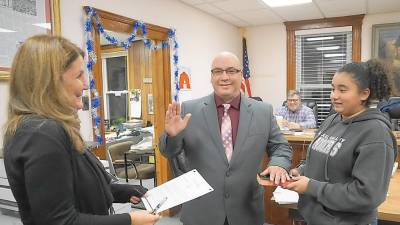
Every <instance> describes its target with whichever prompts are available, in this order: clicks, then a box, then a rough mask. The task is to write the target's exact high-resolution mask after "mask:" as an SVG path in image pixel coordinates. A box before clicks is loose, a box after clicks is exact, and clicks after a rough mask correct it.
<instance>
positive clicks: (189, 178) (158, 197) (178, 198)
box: [142, 169, 214, 213]
mask: <svg viewBox="0 0 400 225" xmlns="http://www.w3.org/2000/svg"><path fill="white" fill-rule="evenodd" d="M211 191H214V189H213V188H212V187H211V186H210V185H209V184H208V183H207V181H206V180H204V178H203V177H202V176H201V175H200V173H199V172H197V170H195V169H194V170H191V171H189V172H187V173H184V174H182V175H181V176H179V177H177V178H175V179H172V180H170V181H168V182H166V183H164V184H162V185H160V186H158V187H155V188H153V189H151V190H149V191H148V192H147V194H146V197H142V201H143V203H144V206H145V207H146V210H147V211H149V212H153V211H155V212H156V213H159V212H162V211H164V210H166V209H169V208H172V207H174V206H177V205H179V204H182V203H184V202H187V201H190V200H193V199H195V198H197V197H200V196H202V195H205V194H207V193H209V192H211ZM160 203H161V204H160Z"/></svg>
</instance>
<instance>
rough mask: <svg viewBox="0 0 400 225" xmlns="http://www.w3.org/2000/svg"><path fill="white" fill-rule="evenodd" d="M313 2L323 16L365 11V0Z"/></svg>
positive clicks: (362, 12) (316, 0)
mask: <svg viewBox="0 0 400 225" xmlns="http://www.w3.org/2000/svg"><path fill="white" fill-rule="evenodd" d="M381 1H383V0H381ZM315 3H316V4H317V5H318V6H319V8H320V10H321V11H322V13H323V14H324V15H325V17H338V16H350V15H358V14H365V13H366V11H367V8H366V6H367V4H366V0H334V1H332V0H330V1H329V0H315Z"/></svg>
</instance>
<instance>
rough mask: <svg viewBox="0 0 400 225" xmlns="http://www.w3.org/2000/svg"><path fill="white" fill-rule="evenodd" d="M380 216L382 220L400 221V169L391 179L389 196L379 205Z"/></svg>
mask: <svg viewBox="0 0 400 225" xmlns="http://www.w3.org/2000/svg"><path fill="white" fill-rule="evenodd" d="M378 218H379V219H380V220H387V221H393V222H400V169H398V170H397V171H396V174H395V175H394V176H393V177H392V179H390V185H389V191H388V196H387V197H386V200H385V201H384V202H383V203H382V204H381V205H380V206H379V207H378Z"/></svg>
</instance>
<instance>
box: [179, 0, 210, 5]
mask: <svg viewBox="0 0 400 225" xmlns="http://www.w3.org/2000/svg"><path fill="white" fill-rule="evenodd" d="M180 1H181V2H184V3H186V4H188V5H196V4H201V3H204V1H203V0H180Z"/></svg>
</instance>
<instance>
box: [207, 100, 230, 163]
mask: <svg viewBox="0 0 400 225" xmlns="http://www.w3.org/2000/svg"><path fill="white" fill-rule="evenodd" d="M203 114H204V120H205V121H206V123H207V127H208V131H209V132H210V135H211V137H212V140H213V142H214V144H215V146H217V149H218V152H219V155H220V156H221V157H222V158H223V160H224V162H225V163H226V164H229V163H228V159H227V158H226V155H225V149H224V146H223V145H222V139H221V132H220V127H219V123H218V114H217V107H216V106H215V100H214V93H212V94H211V95H209V96H207V97H206V98H205V101H204V107H203Z"/></svg>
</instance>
